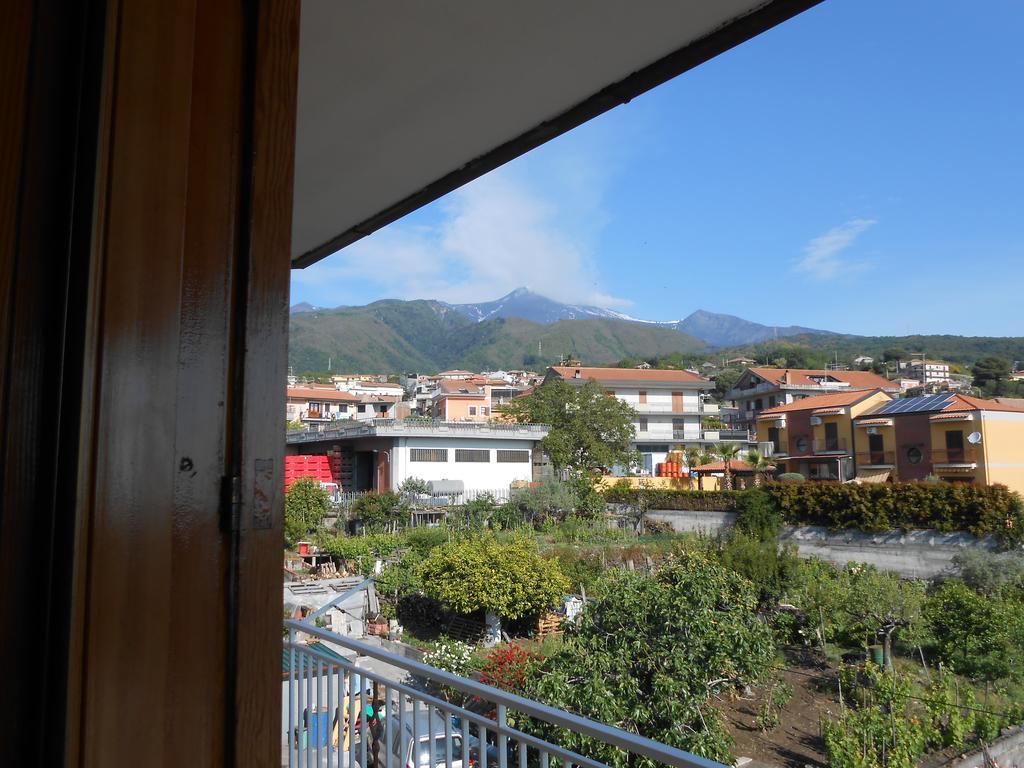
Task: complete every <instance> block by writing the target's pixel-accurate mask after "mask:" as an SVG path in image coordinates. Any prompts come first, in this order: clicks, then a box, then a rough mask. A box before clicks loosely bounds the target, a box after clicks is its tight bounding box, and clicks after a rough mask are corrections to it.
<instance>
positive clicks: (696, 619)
mask: <svg viewBox="0 0 1024 768" xmlns="http://www.w3.org/2000/svg"><path fill="white" fill-rule="evenodd" d="M756 607H757V599H756V595H755V592H754V588H753V585H752V584H751V583H750V582H749V581H747V580H746V579H744V578H743V577H741V576H739V575H738V574H736V573H733V572H731V571H729V570H727V569H725V568H723V567H722V566H721V565H720V564H718V563H717V562H715V561H714V560H713V559H711V558H710V557H708V556H707V555H706V554H704V553H700V552H684V553H682V554H681V555H680V556H678V558H677V559H676V562H675V563H673V564H672V565H669V566H668V567H666V568H664V569H662V570H661V571H660V572H659V573H658V574H657V576H656V577H654V578H650V577H643V576H640V575H638V574H635V573H628V572H624V573H622V574H619V575H617V576H613V577H611V578H610V579H609V580H608V581H606V582H605V587H604V589H603V590H602V592H601V594H600V595H599V596H598V597H597V599H596V600H593V601H592V602H591V603H589V604H588V605H587V607H586V609H585V610H584V612H583V615H582V617H581V619H580V622H579V625H578V626H577V627H575V628H570V630H569V631H568V632H567V635H566V638H565V643H564V645H563V647H562V649H561V650H560V651H558V652H556V653H554V654H553V655H552V656H549V657H548V658H547V659H546V660H545V662H544V664H543V665H542V666H541V668H540V671H539V673H538V674H535V675H532V676H531V677H530V678H528V680H527V685H528V686H529V687H530V691H529V692H530V694H531V695H533V696H535V697H536V698H538V699H540V700H541V701H543V702H545V703H547V704H549V705H552V706H557V707H561V708H563V709H567V710H569V711H570V712H578V713H580V714H582V715H585V716H587V717H590V718H593V719H595V720H599V721H602V722H605V723H609V724H611V725H614V726H617V727H619V728H622V729H624V730H626V731H629V732H631V733H637V734H640V735H642V736H646V737H648V738H651V739H656V740H658V741H662V742H664V743H666V744H669V745H671V746H674V747H679V748H681V749H686V750H689V751H691V752H695V753H696V754H699V755H702V756H704V757H707V758H710V759H713V760H718V761H720V762H725V763H727V764H731V762H732V760H731V757H730V755H729V749H730V746H731V739H730V737H729V735H728V733H727V731H726V729H725V726H724V725H723V723H722V716H721V714H720V713H719V712H718V710H717V709H715V707H714V706H712V704H711V703H710V701H709V699H710V697H711V696H712V695H713V694H715V693H719V692H724V691H727V690H730V689H733V690H734V689H741V688H743V687H744V686H745V685H747V684H749V683H752V682H755V681H758V680H761V679H763V678H765V677H766V676H767V674H768V673H769V671H770V670H771V667H772V663H773V660H774V655H775V649H774V645H773V642H772V637H771V632H770V630H769V629H768V627H767V625H765V624H764V623H763V622H762V621H760V620H759V619H758V616H757V611H756ZM530 727H531V728H532V729H534V730H535V731H537V732H538V733H539V734H540V735H543V736H545V737H548V738H549V739H551V740H553V741H555V743H557V744H561V745H563V746H565V747H566V748H568V749H571V750H574V751H577V752H580V753H582V754H584V755H587V756H588V757H591V758H593V759H596V760H599V761H601V762H604V763H606V764H609V765H616V766H625V765H632V764H633V763H632V762H631V761H632V760H634V759H635V758H631V757H629V756H627V755H626V754H625V753H624V752H622V751H621V750H618V749H616V748H615V747H612V746H610V745H607V744H603V743H599V742H597V741H595V740H593V739H591V738H589V737H587V736H584V735H582V734H580V733H574V732H568V731H565V730H560V729H556V728H554V727H553V726H548V725H545V724H542V723H538V722H534V723H531V726H530Z"/></svg>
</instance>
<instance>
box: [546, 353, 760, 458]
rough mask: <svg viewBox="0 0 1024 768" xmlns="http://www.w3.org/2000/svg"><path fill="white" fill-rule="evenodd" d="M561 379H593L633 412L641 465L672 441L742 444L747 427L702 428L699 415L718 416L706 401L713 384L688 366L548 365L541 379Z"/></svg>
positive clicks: (665, 451) (577, 381)
mask: <svg viewBox="0 0 1024 768" xmlns="http://www.w3.org/2000/svg"><path fill="white" fill-rule="evenodd" d="M555 379H561V380H562V381H566V382H568V383H570V384H583V383H584V382H586V381H588V380H591V379H592V380H594V381H596V382H597V383H598V384H600V385H601V387H603V388H604V390H605V391H606V392H607V393H608V394H610V395H614V396H615V397H617V398H619V399H620V400H622V401H623V402H625V403H628V404H629V405H630V406H631V407H632V408H633V409H634V410H635V411H636V412H637V418H636V421H635V422H634V425H633V427H634V430H635V434H636V437H635V439H634V442H633V448H634V450H636V451H638V452H639V453H640V455H641V457H642V461H643V464H642V469H643V470H644V471H646V472H648V473H652V474H653V472H654V467H655V465H656V464H659V463H661V462H663V461H665V460H666V457H667V455H668V452H669V451H670V450H672V449H673V448H675V447H676V446H680V445H682V446H687V445H708V444H714V443H718V442H721V441H723V440H737V441H740V442H742V444H743V446H744V447H747V445H748V442H749V434H748V432H747V431H746V430H740V431H735V430H734V431H728V430H721V429H705V428H704V427H703V426H702V425H701V418H702V417H705V416H714V417H718V416H719V415H720V411H719V408H718V406H717V405H716V404H714V403H707V402H705V399H706V395H707V393H708V392H709V391H710V390H711V389H713V388H714V386H715V385H714V383H713V382H711V381H708V380H707V379H705V378H703V377H701V376H699V375H697V374H695V373H692V372H690V371H665V370H645V369H637V368H586V367H581V366H552V367H550V368H548V372H547V375H546V376H545V379H544V381H545V382H548V381H552V380H555Z"/></svg>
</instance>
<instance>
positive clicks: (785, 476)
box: [775, 472, 807, 483]
mask: <svg viewBox="0 0 1024 768" xmlns="http://www.w3.org/2000/svg"><path fill="white" fill-rule="evenodd" d="M775 479H776V480H777V481H778V482H780V483H803V482H806V481H807V478H806V477H804V476H803V475H801V474H800V473H799V472H783V473H782V474H780V475H779V476H778V477H776V478H775Z"/></svg>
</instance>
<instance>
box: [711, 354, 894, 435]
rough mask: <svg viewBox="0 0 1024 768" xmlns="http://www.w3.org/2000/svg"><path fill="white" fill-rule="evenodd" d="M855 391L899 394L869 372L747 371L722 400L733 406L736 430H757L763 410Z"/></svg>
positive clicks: (892, 385) (754, 369) (773, 369)
mask: <svg viewBox="0 0 1024 768" xmlns="http://www.w3.org/2000/svg"><path fill="white" fill-rule="evenodd" d="M858 389H880V390H882V391H883V392H887V393H889V394H892V395H896V394H899V392H900V388H899V387H898V386H897V385H896V384H895V383H894V382H891V381H889V380H888V379H886V378H885V377H884V376H879V375H878V374H877V373H874V372H872V371H826V370H819V369H807V368H747V369H746V370H745V371H744V372H743V374H742V375H741V376H740V378H739V380H738V381H737V382H736V386H735V387H733V388H732V389H731V390H729V391H728V392H726V393H725V399H726V400H732V401H733V402H735V403H736V407H737V413H736V417H735V418H736V421H737V423H736V426H737V427H742V428H746V429H756V428H757V417H758V416H759V415H760V414H761V412H762V411H765V410H768V409H770V408H775V407H777V406H780V405H789V404H791V403H794V402H797V401H798V400H801V399H803V398H805V397H814V396H815V395H825V394H830V393H833V392H848V391H852V390H858Z"/></svg>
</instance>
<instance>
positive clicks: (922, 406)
mask: <svg viewBox="0 0 1024 768" xmlns="http://www.w3.org/2000/svg"><path fill="white" fill-rule="evenodd" d="M952 399H953V395H952V394H951V393H949V392H943V393H942V394H940V395H926V396H924V397H904V398H902V399H900V400H891V401H890V402H888V403H886V404H885V405H884V406H882V408H880V409H879V410H877V411H875V414H874V415H876V416H881V415H889V414H894V413H924V412H927V411H941V410H942V409H943V408H945V407H946V406H947V405H949V403H950V401H951V400H952Z"/></svg>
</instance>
